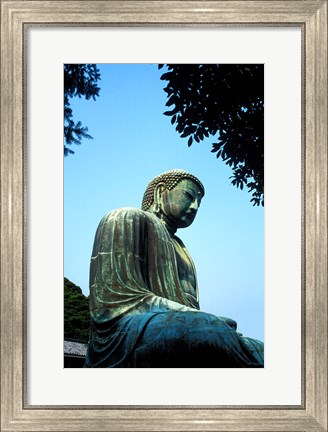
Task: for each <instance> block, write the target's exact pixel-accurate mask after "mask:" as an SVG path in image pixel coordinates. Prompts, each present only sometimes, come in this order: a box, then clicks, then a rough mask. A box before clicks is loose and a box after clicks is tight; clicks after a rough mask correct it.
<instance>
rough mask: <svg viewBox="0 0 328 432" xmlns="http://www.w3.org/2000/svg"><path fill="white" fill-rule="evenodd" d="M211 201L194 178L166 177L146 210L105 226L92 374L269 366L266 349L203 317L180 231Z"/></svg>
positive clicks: (93, 289)
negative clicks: (203, 203)
mask: <svg viewBox="0 0 328 432" xmlns="http://www.w3.org/2000/svg"><path fill="white" fill-rule="evenodd" d="M204 194H205V190H204V186H203V185H202V183H201V182H200V180H198V179H197V178H196V177H195V176H194V175H192V174H190V173H188V172H186V171H183V170H171V171H167V172H165V173H164V174H161V175H159V176H157V177H155V178H154V179H153V180H152V181H151V182H150V183H149V185H148V187H147V189H146V191H145V193H144V197H143V201H142V209H141V210H139V209H136V208H120V209H117V210H114V211H111V212H110V213H108V214H107V215H106V216H104V218H103V219H102V220H101V222H100V224H99V226H98V229H97V232H96V235H95V241H94V246H93V252H92V258H91V264H90V316H91V328H90V340H89V345H88V351H87V356H86V362H85V367H93V368H110V367H138V368H139V367H140V368H141V367H142V368H147V367H215V368H223V367H229V368H230V367H231V368H248V367H249V368H259V367H263V365H264V360H263V343H262V342H260V341H258V340H255V339H251V338H247V337H244V336H242V335H241V334H240V333H238V332H237V324H236V322H235V321H234V320H232V319H229V318H224V317H218V316H215V315H212V314H209V313H206V312H202V311H200V308H199V299H198V286H197V279H196V270H195V266H194V263H193V261H192V258H191V256H190V255H189V253H188V251H187V249H186V247H185V245H184V244H183V242H182V241H181V240H180V239H179V237H177V236H176V231H177V230H178V229H180V228H186V227H188V226H189V225H190V224H191V223H192V222H193V220H194V219H195V216H196V214H197V211H198V208H199V205H200V203H201V201H202V198H203V197H204Z"/></svg>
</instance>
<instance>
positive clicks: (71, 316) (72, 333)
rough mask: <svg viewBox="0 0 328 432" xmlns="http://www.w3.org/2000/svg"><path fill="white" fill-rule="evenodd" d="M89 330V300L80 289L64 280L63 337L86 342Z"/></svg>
mask: <svg viewBox="0 0 328 432" xmlns="http://www.w3.org/2000/svg"><path fill="white" fill-rule="evenodd" d="M89 328H90V313H89V298H88V297H86V296H85V295H84V294H83V293H82V290H81V288H80V287H78V286H77V285H75V284H74V283H73V282H71V281H70V280H69V279H67V278H64V336H65V338H70V339H77V340H79V341H81V342H88V340H89Z"/></svg>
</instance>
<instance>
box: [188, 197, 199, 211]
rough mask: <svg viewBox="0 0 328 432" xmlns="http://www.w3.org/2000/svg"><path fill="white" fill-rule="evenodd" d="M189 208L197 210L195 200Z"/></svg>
mask: <svg viewBox="0 0 328 432" xmlns="http://www.w3.org/2000/svg"><path fill="white" fill-rule="evenodd" d="M190 209H191V210H194V211H195V212H196V211H197V210H198V202H197V200H195V201H194V202H193V203H192V204H191V206H190Z"/></svg>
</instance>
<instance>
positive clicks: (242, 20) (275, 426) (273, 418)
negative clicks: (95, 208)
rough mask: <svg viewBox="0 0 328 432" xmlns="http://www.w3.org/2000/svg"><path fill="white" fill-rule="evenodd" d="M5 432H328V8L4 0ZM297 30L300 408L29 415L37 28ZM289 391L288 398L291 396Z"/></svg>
mask: <svg viewBox="0 0 328 432" xmlns="http://www.w3.org/2000/svg"><path fill="white" fill-rule="evenodd" d="M1 7H2V22H1V328H2V331H1V395H2V398H1V430H3V431H17V430H19V431H29V430H35V431H43V430H52V431H63V430H65V431H75V430H80V431H107V430H111V431H114V430H115V431H116V430H117V431H123V430H124V431H135V430H143V431H151V430H158V431H167V430H170V431H196V430H199V431H207V430H208V431H226V430H230V431H242V430H252V431H261V430H266V431H272V432H273V431H312V430H313V431H314V430H315V431H327V402H328V401H327V378H328V374H327V364H328V361H327V341H328V338H327V321H328V319H327V318H328V317H327V1H307V0H304V1H294V0H284V1H271V0H267V1H256V0H255V1H248V0H245V1H239V0H237V1H235V0H233V1H216V0H214V1H202V2H199V1H193V0H191V1H153V0H149V1H148V0H145V1H144V0H141V1H139V0H134V1H129V0H127V1H125V0H118V1H111V0H109V1H97V0H96V1H80V0H74V1H66V0H63V1H61V0H59V1H44V2H40V1H10V0H8V1H1ZM114 24H116V25H126V26H131V25H132V26H141V25H142V26H156V25H161V26H165V25H167V26H169V25H180V26H196V25H210V26H216V25H224V26H236V27H238V26H262V27H265V26H278V27H279V26H280V27H283V26H294V27H300V28H301V29H302V38H303V40H302V45H303V47H302V56H303V59H302V64H303V71H302V75H303V77H302V81H303V86H302V105H303V107H302V139H303V163H302V168H303V176H302V177H303V185H302V188H303V190H302V193H303V204H302V210H303V214H302V260H303V263H302V279H303V293H302V339H303V345H302V347H303V349H302V356H303V358H302V365H303V368H302V403H301V405H300V406H297V407H290V406H269V407H253V406H252V407H249V406H242V407H240V406H238V407H236V406H223V407H216V406H215V407H210V406H209V407H208V406H206V407H203V406H192V407H186V406H179V407H177V406H173V407H172V406H160V407H154V406H142V407H140V406H138V407H136V406H122V407H120V408H118V407H108V406H107V407H106V406H97V407H93V406H63V407H59V406H56V407H49V406H44V407H43V406H28V404H27V403H26V398H25V395H26V358H25V350H26V337H25V336H26V333H25V331H26V325H27V322H26V307H27V305H26V290H27V270H26V267H27V266H26V256H27V253H28V248H27V242H28V239H27V235H26V232H27V231H26V226H27V220H28V214H27V205H26V203H27V194H28V187H27V182H26V178H27V176H26V174H27V172H28V169H29V167H28V166H27V164H26V146H27V139H26V135H27V124H26V114H27V106H26V81H25V73H24V67H25V62H26V59H25V58H24V54H25V50H24V44H25V43H26V40H25V37H26V35H25V31H24V29H25V28H26V27H27V26H41V25H43V26H45V25H46V26H50V27H51V26H57V27H58V25H59V26H60V25H79V26H83V25H88V26H90V25H106V26H110V25H114ZM282 391H283V389H282Z"/></svg>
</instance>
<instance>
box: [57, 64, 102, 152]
mask: <svg viewBox="0 0 328 432" xmlns="http://www.w3.org/2000/svg"><path fill="white" fill-rule="evenodd" d="M99 80H100V73H99V69H98V68H97V66H96V65H95V64H65V65H64V140H65V143H64V155H65V156H68V155H69V154H73V153H74V151H73V150H72V149H70V148H69V147H68V146H70V145H72V144H81V141H82V138H87V139H92V136H91V135H89V134H88V133H87V132H88V128H87V127H84V126H82V123H81V122H80V121H78V122H77V123H75V121H74V120H73V111H72V108H71V106H70V98H72V97H76V96H78V97H79V98H80V97H82V96H83V97H85V99H87V100H88V99H90V98H92V99H93V100H96V96H99V91H100V88H99V87H98V86H97V82H98V81H99Z"/></svg>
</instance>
